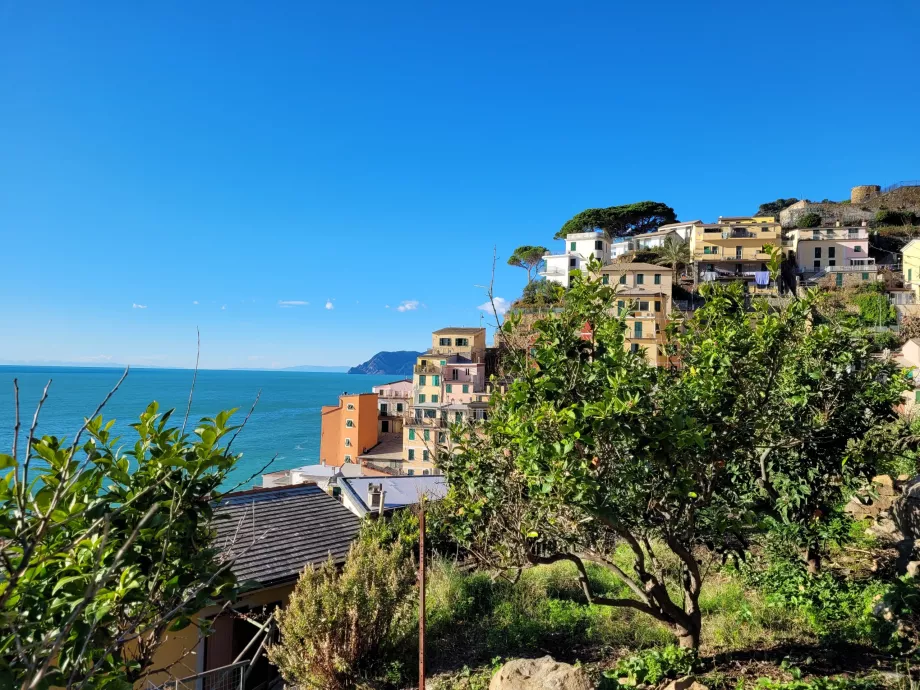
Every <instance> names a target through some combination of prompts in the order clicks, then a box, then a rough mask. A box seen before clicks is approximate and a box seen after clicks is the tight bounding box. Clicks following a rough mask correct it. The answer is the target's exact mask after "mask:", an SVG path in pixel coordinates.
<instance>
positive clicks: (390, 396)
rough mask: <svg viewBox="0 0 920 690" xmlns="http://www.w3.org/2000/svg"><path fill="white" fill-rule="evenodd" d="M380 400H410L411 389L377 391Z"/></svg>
mask: <svg viewBox="0 0 920 690" xmlns="http://www.w3.org/2000/svg"><path fill="white" fill-rule="evenodd" d="M377 397H378V398H379V399H380V400H411V399H412V392H411V391H380V392H379V393H377Z"/></svg>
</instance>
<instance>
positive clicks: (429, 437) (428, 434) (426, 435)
mask: <svg viewBox="0 0 920 690" xmlns="http://www.w3.org/2000/svg"><path fill="white" fill-rule="evenodd" d="M424 433H425V440H426V441H429V440H431V433H430V432H429V431H428V429H425V432H424Z"/></svg>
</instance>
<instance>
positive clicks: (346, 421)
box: [345, 419, 355, 429]
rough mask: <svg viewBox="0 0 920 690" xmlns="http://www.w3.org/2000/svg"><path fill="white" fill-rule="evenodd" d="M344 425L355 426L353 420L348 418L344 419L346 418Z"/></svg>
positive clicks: (350, 427) (351, 427)
mask: <svg viewBox="0 0 920 690" xmlns="http://www.w3.org/2000/svg"><path fill="white" fill-rule="evenodd" d="M345 426H347V427H348V428H349V429H353V428H354V426H355V423H354V422H353V421H351V420H350V419H346V420H345Z"/></svg>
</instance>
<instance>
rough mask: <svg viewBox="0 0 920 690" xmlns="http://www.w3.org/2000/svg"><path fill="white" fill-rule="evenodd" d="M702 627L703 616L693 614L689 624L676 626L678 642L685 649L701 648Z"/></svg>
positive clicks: (675, 631)
mask: <svg viewBox="0 0 920 690" xmlns="http://www.w3.org/2000/svg"><path fill="white" fill-rule="evenodd" d="M702 627H703V626H702V618H701V617H700V616H699V614H697V615H693V614H691V616H690V623H689V624H688V625H687V626H683V625H675V626H674V633H675V634H676V635H677V644H678V645H679V646H680V647H682V648H684V649H699V648H700V632H701V629H702Z"/></svg>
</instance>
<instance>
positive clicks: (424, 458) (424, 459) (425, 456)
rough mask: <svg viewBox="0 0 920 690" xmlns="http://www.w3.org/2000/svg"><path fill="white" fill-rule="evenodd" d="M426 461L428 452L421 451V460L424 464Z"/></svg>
mask: <svg viewBox="0 0 920 690" xmlns="http://www.w3.org/2000/svg"><path fill="white" fill-rule="evenodd" d="M428 459H429V453H428V451H427V450H423V451H422V460H423V461H424V462H428Z"/></svg>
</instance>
